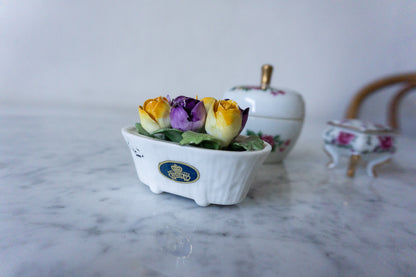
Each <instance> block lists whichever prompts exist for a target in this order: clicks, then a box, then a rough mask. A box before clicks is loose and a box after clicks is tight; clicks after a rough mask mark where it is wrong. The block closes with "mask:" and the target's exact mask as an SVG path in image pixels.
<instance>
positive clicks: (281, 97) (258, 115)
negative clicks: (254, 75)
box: [224, 65, 305, 163]
mask: <svg viewBox="0 0 416 277" xmlns="http://www.w3.org/2000/svg"><path fill="white" fill-rule="evenodd" d="M272 71H273V67H272V66H271V65H263V67H262V76H261V85H260V86H235V87H233V88H231V89H230V90H228V91H226V92H225V95H224V98H225V99H232V100H234V101H236V102H237V103H238V105H239V106H240V107H241V108H243V109H245V108H247V107H249V108H250V112H249V117H248V120H247V124H246V126H245V128H244V130H243V131H242V134H243V135H252V134H256V135H259V136H260V137H261V138H262V139H263V140H264V141H267V142H268V143H269V144H271V145H272V152H271V153H270V155H269V157H268V158H267V159H266V163H277V162H280V161H282V160H283V159H284V158H285V157H286V155H287V154H288V153H289V152H290V150H291V149H292V148H293V147H294V145H295V143H296V141H297V139H298V137H299V134H300V132H301V129H302V125H303V120H304V116H305V104H304V101H303V98H302V96H301V95H300V94H299V93H297V92H295V91H293V90H290V89H283V88H274V87H270V86H269V84H270V80H271V76H272Z"/></svg>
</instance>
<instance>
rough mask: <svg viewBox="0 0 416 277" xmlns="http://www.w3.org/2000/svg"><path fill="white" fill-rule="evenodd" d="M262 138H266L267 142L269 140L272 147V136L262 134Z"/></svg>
mask: <svg viewBox="0 0 416 277" xmlns="http://www.w3.org/2000/svg"><path fill="white" fill-rule="evenodd" d="M260 138H261V139H262V140H264V141H265V142H267V143H268V144H270V145H271V146H272V147H273V146H274V139H273V137H272V136H269V135H262V136H261V137H260Z"/></svg>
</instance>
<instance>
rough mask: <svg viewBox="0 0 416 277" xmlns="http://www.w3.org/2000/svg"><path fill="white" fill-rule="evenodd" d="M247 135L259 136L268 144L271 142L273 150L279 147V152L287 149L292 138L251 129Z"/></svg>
mask: <svg viewBox="0 0 416 277" xmlns="http://www.w3.org/2000/svg"><path fill="white" fill-rule="evenodd" d="M246 134H247V136H253V135H254V136H258V137H260V138H261V139H262V140H263V141H265V142H267V143H268V144H270V145H271V146H272V152H275V151H277V149H278V150H279V152H283V151H285V150H286V148H287V147H288V146H289V145H290V143H291V140H290V139H288V140H282V139H280V136H279V135H277V136H271V135H266V134H263V132H261V131H260V132H258V133H256V132H254V131H251V130H247V132H246Z"/></svg>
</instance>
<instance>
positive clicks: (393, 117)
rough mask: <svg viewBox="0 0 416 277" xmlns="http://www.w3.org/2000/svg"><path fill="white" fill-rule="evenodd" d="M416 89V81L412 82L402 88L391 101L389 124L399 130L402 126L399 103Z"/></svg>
mask: <svg viewBox="0 0 416 277" xmlns="http://www.w3.org/2000/svg"><path fill="white" fill-rule="evenodd" d="M415 89H416V82H415V83H410V84H408V85H407V86H405V87H404V88H402V89H401V90H400V91H399V92H398V93H397V94H396V95H395V96H394V98H393V100H392V101H391V102H390V107H389V125H390V126H391V127H392V128H394V129H396V130H398V129H399V128H400V126H399V121H398V116H397V113H398V112H397V111H398V109H399V104H400V101H401V99H402V98H403V96H405V95H406V94H407V93H408V92H411V91H415Z"/></svg>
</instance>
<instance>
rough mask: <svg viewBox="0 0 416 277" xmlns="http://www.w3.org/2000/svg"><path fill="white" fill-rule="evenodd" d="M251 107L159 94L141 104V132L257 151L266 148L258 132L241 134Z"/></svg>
mask: <svg viewBox="0 0 416 277" xmlns="http://www.w3.org/2000/svg"><path fill="white" fill-rule="evenodd" d="M248 113H249V109H248V108H247V109H245V110H242V109H241V108H240V107H239V106H238V104H237V103H236V102H235V101H233V100H217V99H215V98H213V97H205V98H202V99H201V100H198V99H197V98H191V97H186V96H178V97H176V98H174V99H169V97H162V96H159V97H157V98H154V99H148V100H146V101H145V102H144V104H143V106H139V117H140V123H136V129H137V132H138V133H139V134H141V135H145V136H148V137H152V138H157V139H161V140H166V141H173V142H176V143H179V144H180V145H191V146H196V147H202V148H208V149H215V150H230V151H254V150H261V149H263V148H264V143H263V141H262V140H261V139H260V138H259V137H258V136H255V135H253V136H248V137H243V136H239V134H240V133H241V131H242V130H243V128H244V126H245V124H246V122H247V118H248Z"/></svg>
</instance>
